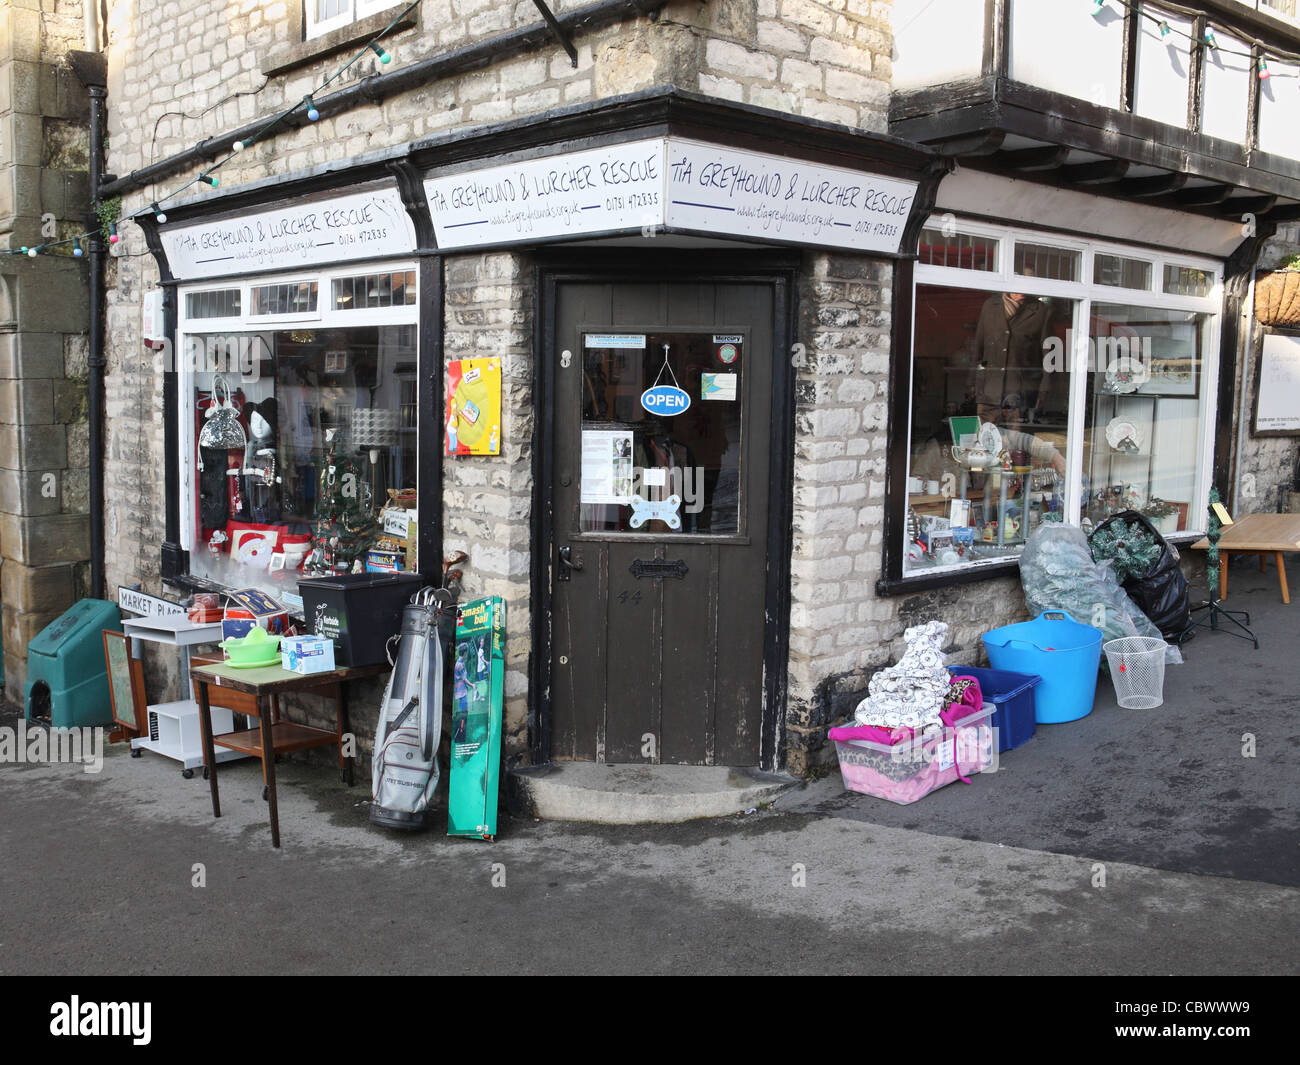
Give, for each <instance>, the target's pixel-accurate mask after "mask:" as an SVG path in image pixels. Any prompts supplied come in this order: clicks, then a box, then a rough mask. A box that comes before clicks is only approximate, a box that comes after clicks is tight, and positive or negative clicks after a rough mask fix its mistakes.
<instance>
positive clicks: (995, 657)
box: [984, 610, 1102, 725]
mask: <svg viewBox="0 0 1300 1065" xmlns="http://www.w3.org/2000/svg"><path fill="white" fill-rule="evenodd" d="M1101 640H1102V633H1101V629H1094V628H1093V627H1092V626H1091V625H1080V624H1079V623H1078V622H1077V621H1075V620H1074V619H1073V618H1072V617H1070V615H1069V614H1067V613H1066V612H1065V611H1064V610H1044V611H1043V612H1042V613H1041V614H1039V615H1038V617H1036V618H1034V620H1033V621H1022V622H1021V623H1020V624H1019V625H1004V626H1002V628H1000V629H994V630H993V631H992V632H988V633H985V634H984V649H985V650H986V651H988V654H989V663H990V664H991V665H992V666H993V668H994V669H1000V670H1006V671H1009V672H1013V673H1034V674H1037V675H1038V676H1040V677H1042V678H1043V679H1042V681H1041V682H1040V683H1039V684H1038V687H1037V688H1036V689H1035V691H1034V718H1035V720H1036V721H1037V722H1038V724H1040V725H1052V724H1058V723H1059V722H1062V721H1076V720H1078V719H1079V718H1081V717H1087V715H1088V714H1090V713H1092V703H1093V700H1094V699H1095V698H1096V696H1097V669H1098V667H1099V666H1100V664H1101Z"/></svg>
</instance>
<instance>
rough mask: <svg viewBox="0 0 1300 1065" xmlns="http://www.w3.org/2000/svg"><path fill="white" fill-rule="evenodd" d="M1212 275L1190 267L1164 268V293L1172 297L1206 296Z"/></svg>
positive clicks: (1212, 283)
mask: <svg viewBox="0 0 1300 1065" xmlns="http://www.w3.org/2000/svg"><path fill="white" fill-rule="evenodd" d="M1213 287H1214V275H1213V274H1211V273H1210V272H1209V271H1208V270H1197V269H1196V268H1195V267H1191V266H1166V267H1165V291H1166V292H1168V293H1169V294H1170V295H1172V296H1208V295H1209V294H1210V290H1211V289H1212V288H1213Z"/></svg>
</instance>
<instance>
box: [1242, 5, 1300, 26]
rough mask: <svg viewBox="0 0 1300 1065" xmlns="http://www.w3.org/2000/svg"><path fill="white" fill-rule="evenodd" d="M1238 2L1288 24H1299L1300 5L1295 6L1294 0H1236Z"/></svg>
mask: <svg viewBox="0 0 1300 1065" xmlns="http://www.w3.org/2000/svg"><path fill="white" fill-rule="evenodd" d="M1238 2H1239V3H1243V4H1245V5H1246V6H1247V7H1253V8H1254V9H1255V10H1256V11H1262V12H1264V14H1266V15H1276V16H1277V17H1278V18H1281V19H1286V20H1287V21H1288V22H1300V15H1298V12H1297V9H1298V8H1300V5H1297V2H1296V0H1238Z"/></svg>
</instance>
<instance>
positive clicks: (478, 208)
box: [424, 139, 664, 248]
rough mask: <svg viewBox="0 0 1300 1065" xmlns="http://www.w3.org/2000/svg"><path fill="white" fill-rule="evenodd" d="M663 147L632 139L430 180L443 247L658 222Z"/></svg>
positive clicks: (432, 205)
mask: <svg viewBox="0 0 1300 1065" xmlns="http://www.w3.org/2000/svg"><path fill="white" fill-rule="evenodd" d="M663 175H664V142H663V140H662V139H660V140H649V141H634V142H632V143H630V144H616V145H612V146H610V147H608V148H594V149H591V150H590V151H585V152H575V153H573V154H569V155H563V156H549V157H546V158H543V159H531V160H526V161H524V162H520V163H514V164H507V165H505V166H497V167H492V168H490V169H487V170H476V171H472V172H469V173H463V174H453V175H450V176H447V177H435V178H430V179H428V180H427V181H425V183H424V189H425V194H426V195H427V197H428V200H429V209H430V211H431V212H432V214H433V225H434V230H435V231H436V233H437V236H438V246H439V247H441V248H461V247H469V246H472V245H474V246H477V245H485V244H504V243H511V242H516V241H518V240H520V239H521V238H522V239H545V238H548V237H563V236H570V235H574V234H580V233H600V232H609V231H620V230H628V229H640V228H641V227H643V226H646V225H662V224H663Z"/></svg>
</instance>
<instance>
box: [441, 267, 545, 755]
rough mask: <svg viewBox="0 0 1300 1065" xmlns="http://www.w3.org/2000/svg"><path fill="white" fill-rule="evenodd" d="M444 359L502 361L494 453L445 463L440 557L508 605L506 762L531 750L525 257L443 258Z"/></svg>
mask: <svg viewBox="0 0 1300 1065" xmlns="http://www.w3.org/2000/svg"><path fill="white" fill-rule="evenodd" d="M445 271H446V311H445V314H444V318H445V324H444V329H445V341H444V350H445V352H446V355H445V357H446V358H447V360H448V361H450V360H452V359H470V358H488V357H497V356H499V357H500V358H501V361H502V390H501V391H502V396H501V419H502V424H501V454H500V455H497V456H493V457H486V458H472V459H464V458H462V459H446V460H445V461H444V465H443V478H444V481H443V494H442V501H443V506H444V507H445V518H444V522H443V530H444V531H443V535H444V538H445V542H444V550H445V551H446V552H447V554H449V555H450V554H452V553H453V552H455V551H465V552H466V553H467V554H468V555H469V562H468V563H467V565H466V566H465V581H464V584H463V585H462V591H461V598H462V600H464V599H472V598H476V597H478V596H484V595H499V596H501V597H502V598H504V599H505V601H506V678H505V700H506V703H505V711H504V725H503V748H504V750H505V756H506V762H507V764H508V765H509V764H513V763H515V762H516V761H518V760H519V759H520V758H522V757H523V756H524V755H525V754H526V752H527V749H528V660H529V652H530V650H531V622H532V614H531V603H530V589H529V574H530V572H531V569H530V567H531V542H530V530H529V520H530V517H531V512H532V493H533V471H532V461H533V449H532V440H533V354H532V352H533V332H532V330H533V323H532V307H533V281H532V270H531V261H530V259H529V258H528V257H527V256H524V255H519V254H516V253H512V252H488V253H485V254H470V255H455V256H451V257H449V258H448V259H447V260H446V263H445Z"/></svg>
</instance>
